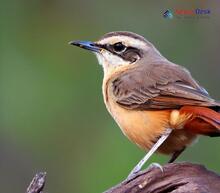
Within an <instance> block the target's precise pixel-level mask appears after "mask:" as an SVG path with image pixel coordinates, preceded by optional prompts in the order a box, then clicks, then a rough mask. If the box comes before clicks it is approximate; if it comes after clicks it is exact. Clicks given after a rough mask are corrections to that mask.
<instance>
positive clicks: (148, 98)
mask: <svg viewBox="0 0 220 193" xmlns="http://www.w3.org/2000/svg"><path fill="white" fill-rule="evenodd" d="M71 44H74V45H77V46H80V47H83V48H85V49H89V50H92V51H94V52H96V55H97V57H98V60H99V62H100V63H101V64H102V66H103V68H104V79H103V96H104V101H105V104H106V107H107V109H108V111H109V112H110V113H111V115H112V116H113V118H114V119H115V121H116V122H117V123H118V125H119V126H120V128H121V130H122V131H123V133H124V134H125V135H126V136H127V137H128V138H129V139H130V140H131V141H133V142H134V143H135V144H137V145H138V146H139V147H141V148H143V149H151V148H152V146H153V145H154V144H155V143H156V142H157V141H159V139H160V138H161V136H162V135H164V133H166V130H167V128H170V129H172V133H171V134H170V135H169V136H168V138H166V140H165V141H164V142H163V143H162V145H160V147H159V148H158V151H159V152H161V153H164V154H173V156H172V158H171V161H174V160H175V159H176V158H177V157H178V155H179V154H180V153H181V152H182V151H183V150H184V149H185V147H186V146H188V145H189V144H191V143H192V142H193V140H194V139H195V138H196V137H197V136H198V135H207V136H220V113H219V112H218V110H219V109H220V103H218V102H216V101H215V100H214V99H212V98H211V97H210V96H209V94H208V92H207V91H206V90H205V89H204V88H202V87H201V86H200V85H199V84H198V83H197V82H196V81H195V80H194V79H193V77H192V76H191V74H190V73H189V71H187V70H186V69H185V68H183V67H181V66H179V65H176V64H174V63H172V62H170V61H168V60H167V59H166V58H165V57H163V56H162V55H161V54H160V53H159V51H158V50H157V49H156V48H155V47H154V46H153V45H152V44H151V43H150V42H148V41H147V40H145V39H144V38H143V37H142V36H139V35H137V34H134V33H131V32H112V33H108V34H107V35H105V36H103V37H102V38H101V39H100V40H99V41H98V42H94V43H93V42H86V43H85V42H78V41H77V42H72V43H71ZM145 161H146V160H145ZM140 165H141V164H140ZM136 171H137V168H136V169H135V170H134V172H136Z"/></svg>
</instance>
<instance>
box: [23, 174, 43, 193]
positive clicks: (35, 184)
mask: <svg viewBox="0 0 220 193" xmlns="http://www.w3.org/2000/svg"><path fill="white" fill-rule="evenodd" d="M45 180H46V172H39V173H37V174H36V175H35V176H34V178H33V179H32V181H31V183H30V185H29V186H28V188H27V191H26V193H43V188H44V185H45Z"/></svg>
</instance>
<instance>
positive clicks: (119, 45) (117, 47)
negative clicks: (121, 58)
mask: <svg viewBox="0 0 220 193" xmlns="http://www.w3.org/2000/svg"><path fill="white" fill-rule="evenodd" d="M113 50H114V51H115V52H123V51H125V50H126V46H125V45H124V44H122V43H121V42H118V43H115V44H113Z"/></svg>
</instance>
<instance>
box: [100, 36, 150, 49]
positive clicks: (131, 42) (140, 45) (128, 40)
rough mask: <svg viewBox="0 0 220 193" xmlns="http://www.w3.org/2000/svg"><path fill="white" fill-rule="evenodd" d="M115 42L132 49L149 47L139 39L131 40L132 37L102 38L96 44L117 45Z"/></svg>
mask: <svg viewBox="0 0 220 193" xmlns="http://www.w3.org/2000/svg"><path fill="white" fill-rule="evenodd" d="M117 42H122V43H123V44H124V45H126V46H131V45H132V46H133V47H136V48H143V47H145V48H147V47H149V46H148V45H147V43H146V42H144V41H141V40H139V39H135V38H132V37H126V36H120V35H119V36H111V37H108V38H104V39H102V40H100V41H98V42H97V43H100V44H114V43H117Z"/></svg>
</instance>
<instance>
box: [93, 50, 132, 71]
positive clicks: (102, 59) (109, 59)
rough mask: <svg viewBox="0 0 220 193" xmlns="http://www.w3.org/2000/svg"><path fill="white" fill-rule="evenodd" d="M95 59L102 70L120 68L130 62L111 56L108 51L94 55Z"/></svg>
mask: <svg viewBox="0 0 220 193" xmlns="http://www.w3.org/2000/svg"><path fill="white" fill-rule="evenodd" d="M95 54H96V57H97V59H98V61H99V64H100V65H102V66H103V68H104V69H105V68H115V67H117V66H122V65H126V64H129V63H130V62H128V61H126V60H123V59H122V58H121V57H119V56H117V55H115V54H112V53H110V52H108V51H102V52H101V53H95Z"/></svg>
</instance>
